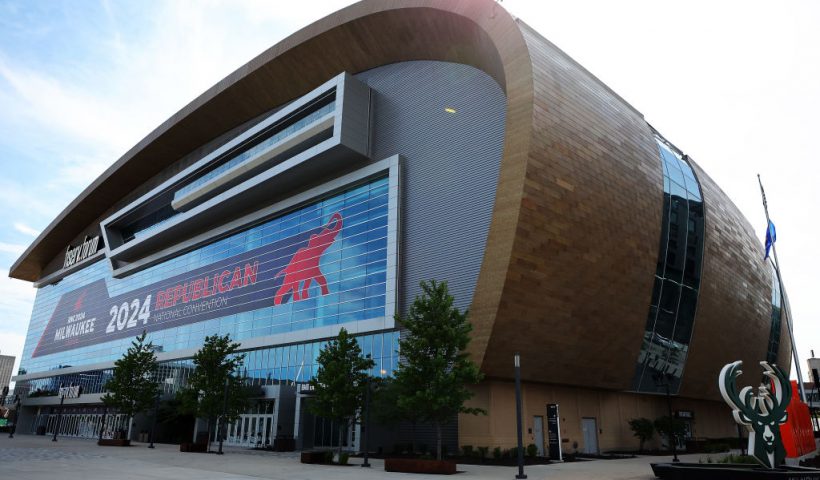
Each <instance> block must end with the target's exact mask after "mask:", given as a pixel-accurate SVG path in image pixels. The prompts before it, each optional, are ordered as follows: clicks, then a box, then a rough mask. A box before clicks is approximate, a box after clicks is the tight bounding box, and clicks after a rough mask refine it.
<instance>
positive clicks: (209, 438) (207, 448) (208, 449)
mask: <svg viewBox="0 0 820 480" xmlns="http://www.w3.org/2000/svg"><path fill="white" fill-rule="evenodd" d="M205 445H206V447H205V451H206V452H210V451H211V417H208V440H207V442H206V443H205Z"/></svg>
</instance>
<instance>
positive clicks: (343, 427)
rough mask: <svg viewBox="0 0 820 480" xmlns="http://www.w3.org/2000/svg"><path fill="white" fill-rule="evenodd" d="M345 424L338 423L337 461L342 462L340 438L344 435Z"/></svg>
mask: <svg viewBox="0 0 820 480" xmlns="http://www.w3.org/2000/svg"><path fill="white" fill-rule="evenodd" d="M344 430H345V424H344V421H341V422H339V461H340V462H341V461H342V438H343V435H344Z"/></svg>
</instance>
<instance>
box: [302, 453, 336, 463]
mask: <svg viewBox="0 0 820 480" xmlns="http://www.w3.org/2000/svg"><path fill="white" fill-rule="evenodd" d="M327 454H328V451H318V452H310V451H308V452H302V455H301V457H300V459H301V462H302V463H324V464H327V463H330V462H328V461H327V457H328V455H327ZM331 458H332V457H331Z"/></svg>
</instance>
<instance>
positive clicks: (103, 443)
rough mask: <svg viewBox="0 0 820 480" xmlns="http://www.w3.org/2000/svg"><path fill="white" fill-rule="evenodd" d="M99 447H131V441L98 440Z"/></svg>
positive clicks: (122, 439)
mask: <svg viewBox="0 0 820 480" xmlns="http://www.w3.org/2000/svg"><path fill="white" fill-rule="evenodd" d="M97 445H100V446H103V447H130V446H131V440H126V439H124V438H116V439H114V438H103V439H100V440H97Z"/></svg>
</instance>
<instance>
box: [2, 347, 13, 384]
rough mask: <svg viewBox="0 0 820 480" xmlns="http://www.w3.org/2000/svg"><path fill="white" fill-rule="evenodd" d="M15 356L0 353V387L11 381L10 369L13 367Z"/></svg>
mask: <svg viewBox="0 0 820 480" xmlns="http://www.w3.org/2000/svg"><path fill="white" fill-rule="evenodd" d="M14 360H15V357H12V356H11V355H0V389H2V388H3V387H5V386H8V385H9V383H10V382H11V370H12V368H14Z"/></svg>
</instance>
